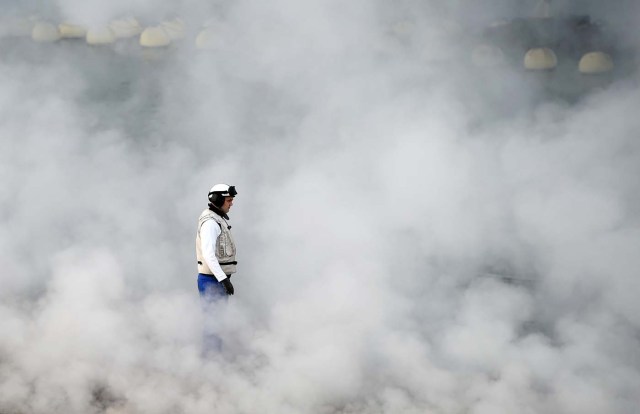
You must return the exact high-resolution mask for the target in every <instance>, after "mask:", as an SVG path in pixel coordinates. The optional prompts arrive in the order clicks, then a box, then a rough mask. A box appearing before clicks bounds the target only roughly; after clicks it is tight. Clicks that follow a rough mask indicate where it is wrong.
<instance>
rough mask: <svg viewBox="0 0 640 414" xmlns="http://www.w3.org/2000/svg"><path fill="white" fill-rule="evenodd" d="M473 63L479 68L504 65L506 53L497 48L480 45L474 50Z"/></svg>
mask: <svg viewBox="0 0 640 414" xmlns="http://www.w3.org/2000/svg"><path fill="white" fill-rule="evenodd" d="M471 61H472V62H473V64H474V65H476V66H478V67H482V68H488V67H495V66H498V65H501V64H502V63H504V53H502V50H500V48H499V47H496V46H491V45H478V46H476V47H475V48H474V49H473V52H472V54H471Z"/></svg>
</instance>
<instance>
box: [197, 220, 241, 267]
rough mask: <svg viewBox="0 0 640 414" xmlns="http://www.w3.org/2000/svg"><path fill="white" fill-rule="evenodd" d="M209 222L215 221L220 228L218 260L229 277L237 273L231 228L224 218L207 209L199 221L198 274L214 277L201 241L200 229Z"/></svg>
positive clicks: (217, 249)
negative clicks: (205, 257)
mask: <svg viewBox="0 0 640 414" xmlns="http://www.w3.org/2000/svg"><path fill="white" fill-rule="evenodd" d="M207 220H214V221H215V222H216V223H218V226H220V235H219V236H218V239H217V240H216V259H218V263H219V264H220V267H221V268H222V271H223V272H224V273H225V274H226V275H227V276H229V275H232V274H234V273H235V272H236V264H237V262H236V245H235V243H234V241H233V236H231V231H230V229H231V226H229V223H227V220H225V219H224V218H223V217H221V216H219V215H218V214H216V213H215V212H213V211H211V210H209V209H206V210H204V211H203V212H202V214H200V218H199V219H198V232H197V233H196V257H197V259H198V273H203V274H206V275H212V274H213V272H212V271H211V269H209V266H208V265H207V262H206V261H205V260H204V256H203V255H202V247H201V246H202V245H201V240H200V229H201V228H202V225H203V224H204V223H205V222H206V221H207Z"/></svg>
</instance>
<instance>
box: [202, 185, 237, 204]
mask: <svg viewBox="0 0 640 414" xmlns="http://www.w3.org/2000/svg"><path fill="white" fill-rule="evenodd" d="M236 194H238V192H237V191H236V187H235V186H233V185H227V184H216V185H214V186H213V187H211V190H209V202H210V203H211V204H213V205H214V206H216V207H222V204H224V198H225V197H235V196H236Z"/></svg>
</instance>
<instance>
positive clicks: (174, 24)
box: [160, 18, 184, 40]
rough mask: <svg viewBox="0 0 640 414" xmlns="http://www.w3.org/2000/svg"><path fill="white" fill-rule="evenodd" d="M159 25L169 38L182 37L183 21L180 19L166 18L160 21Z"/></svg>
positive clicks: (177, 38) (176, 38)
mask: <svg viewBox="0 0 640 414" xmlns="http://www.w3.org/2000/svg"><path fill="white" fill-rule="evenodd" d="M160 27H162V28H163V29H164V31H165V32H167V34H168V35H169V37H170V38H171V40H179V39H184V22H183V21H182V19H177V18H176V19H173V20H167V21H164V22H162V23H160Z"/></svg>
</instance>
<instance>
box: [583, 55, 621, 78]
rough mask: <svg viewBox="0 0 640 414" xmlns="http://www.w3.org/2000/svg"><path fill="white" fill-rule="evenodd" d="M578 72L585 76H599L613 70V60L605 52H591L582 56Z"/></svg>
mask: <svg viewBox="0 0 640 414" xmlns="http://www.w3.org/2000/svg"><path fill="white" fill-rule="evenodd" d="M578 70H579V71H580V73H583V74H585V75H597V74H600V73H607V72H611V71H612V70H613V59H611V56H609V55H608V54H606V53H604V52H590V53H587V54H585V55H584V56H582V59H580V63H579V64H578Z"/></svg>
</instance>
